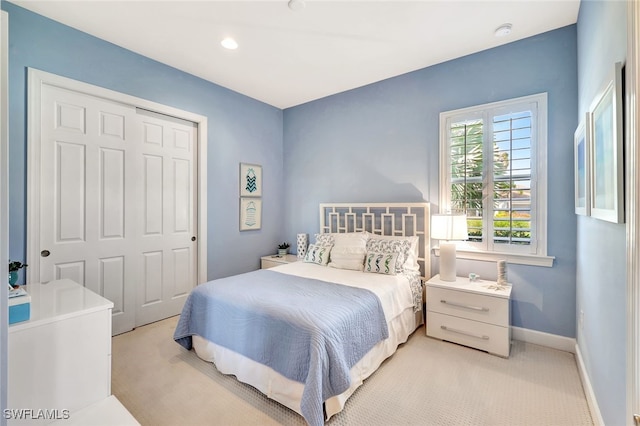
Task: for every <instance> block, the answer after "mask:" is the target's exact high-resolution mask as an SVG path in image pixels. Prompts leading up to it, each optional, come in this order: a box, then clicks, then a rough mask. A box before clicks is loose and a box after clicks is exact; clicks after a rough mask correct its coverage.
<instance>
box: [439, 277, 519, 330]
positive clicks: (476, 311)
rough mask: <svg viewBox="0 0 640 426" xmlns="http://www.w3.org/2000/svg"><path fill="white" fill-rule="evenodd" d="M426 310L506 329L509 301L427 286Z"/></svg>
mask: <svg viewBox="0 0 640 426" xmlns="http://www.w3.org/2000/svg"><path fill="white" fill-rule="evenodd" d="M427 310H428V311H429V312H438V313H441V314H447V315H454V316H456V317H460V318H467V319H470V320H474V321H482V322H484V323H488V324H495V325H499V326H503V327H506V326H508V325H509V299H505V298H501V297H491V296H487V295H483V294H477V293H469V292H464V291H458V290H448V289H444V288H438V287H432V286H427Z"/></svg>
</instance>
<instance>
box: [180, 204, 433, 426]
mask: <svg viewBox="0 0 640 426" xmlns="http://www.w3.org/2000/svg"><path fill="white" fill-rule="evenodd" d="M429 245H430V237H429V204H428V203H403V204H399V203H387V204H379V203H378V204H344V203H339V204H321V205H320V232H319V233H318V234H316V235H315V238H312V244H310V245H309V247H308V250H307V253H306V256H305V258H304V259H302V260H300V261H298V262H294V263H290V264H284V265H281V266H277V267H275V268H271V269H268V270H258V271H253V272H249V273H245V274H240V275H237V276H234V277H227V278H223V279H218V280H214V281H210V282H208V283H205V284H202V285H200V286H198V287H197V288H196V289H194V290H193V291H192V293H191V294H190V296H189V298H188V299H187V301H186V303H185V307H184V309H183V311H182V314H181V317H180V320H179V322H178V325H177V327H176V331H175V333H174V339H175V340H176V342H178V343H179V344H181V345H182V346H183V347H185V348H186V349H194V350H195V352H196V354H197V355H198V356H199V357H200V358H202V359H203V360H205V361H208V362H212V363H214V364H215V366H216V368H217V369H218V370H219V371H220V372H222V373H223V374H232V375H235V376H236V377H237V379H238V380H239V381H241V382H244V383H247V384H250V385H252V386H253V387H255V388H256V389H258V390H259V391H261V392H262V393H264V394H265V395H266V396H267V397H269V398H271V399H273V400H275V401H278V402H279V403H281V404H283V405H285V406H287V407H289V408H290V409H292V410H294V411H296V412H297V413H299V414H301V415H302V416H303V417H304V418H305V420H306V421H307V423H309V424H310V425H313V426H315V425H321V424H323V423H324V421H326V420H327V419H329V418H330V417H331V416H332V415H334V414H336V413H338V412H340V411H341V410H342V409H343V408H344V405H345V403H346V401H347V399H348V398H349V396H351V394H353V392H354V391H355V390H356V389H357V388H358V387H359V386H360V385H362V383H363V381H364V380H365V379H366V378H367V377H369V376H370V375H371V374H372V373H373V372H374V371H376V369H377V368H378V367H379V366H380V365H381V364H382V362H383V361H384V360H385V359H386V358H388V357H389V356H391V355H392V354H393V353H394V352H395V351H396V349H397V347H398V346H399V345H400V344H401V343H403V342H406V341H407V339H408V338H409V336H410V335H411V333H413V332H414V331H415V329H416V328H417V327H418V326H420V325H421V324H422V323H423V313H422V294H423V293H422V286H421V281H420V277H424V276H430V256H429V248H430V247H429Z"/></svg>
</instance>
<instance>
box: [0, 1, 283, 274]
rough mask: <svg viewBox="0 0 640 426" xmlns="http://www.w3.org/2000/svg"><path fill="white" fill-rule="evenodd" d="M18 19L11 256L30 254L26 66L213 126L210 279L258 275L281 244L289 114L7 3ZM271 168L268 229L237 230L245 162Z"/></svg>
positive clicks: (13, 24) (14, 30)
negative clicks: (249, 272) (191, 115)
mask: <svg viewBox="0 0 640 426" xmlns="http://www.w3.org/2000/svg"><path fill="white" fill-rule="evenodd" d="M2 9H4V10H6V11H7V12H8V13H9V42H10V51H9V82H10V88H9V121H10V135H9V140H10V143H9V150H10V156H11V159H12V162H11V166H10V170H9V172H10V175H11V176H10V180H9V184H10V191H9V192H10V194H9V201H10V207H9V220H10V235H9V255H10V258H11V259H15V260H18V259H19V260H24V259H25V250H26V223H25V218H26V195H27V194H26V152H27V142H26V141H27V133H26V110H27V109H26V93H27V89H26V88H27V85H26V84H27V80H26V78H27V67H33V68H37V69H40V70H43V71H47V72H51V73H54V74H58V75H61V76H65V77H69V78H72V79H75V80H79V81H83V82H87V83H90V84H94V85H97V86H101V87H105V88H108V89H112V90H116V91H118V92H122V93H126V94H129V95H133V96H137V97H139V98H143V99H148V100H151V101H155V102H159V103H162V104H165V105H169V106H172V107H175V108H180V109H183V110H187V111H190V112H193V113H197V114H200V115H204V116H206V117H207V118H208V126H209V127H208V129H209V132H208V159H207V161H208V214H209V217H208V250H209V252H208V255H209V262H208V277H209V279H213V278H218V277H222V276H228V275H233V274H236V273H239V272H246V271H247V270H252V269H256V268H258V266H259V258H260V256H263V255H265V254H268V253H273V252H275V251H276V248H277V242H278V241H280V240H282V234H283V225H282V220H281V218H282V212H283V209H282V203H283V188H282V184H281V182H282V179H283V177H282V170H283V167H282V162H283V153H282V111H281V110H280V109H277V108H274V107H272V106H269V105H266V104H264V103H261V102H258V101H256V100H254V99H251V98H248V97H246V96H243V95H240V94H238V93H235V92H233V91H230V90H228V89H225V88H223V87H220V86H217V85H215V84H212V83H209V82H206V81H204V80H202V79H199V78H197V77H194V76H192V75H190V74H186V73H184V72H181V71H178V70H176V69H174V68H171V67H168V66H166V65H163V64H160V63H158V62H155V61H153V60H151V59H148V58H145V57H143V56H140V55H137V54H135V53H133V52H131V51H128V50H125V49H122V48H120V47H117V46H115V45H113V44H110V43H108V42H105V41H103V40H100V39H97V38H95V37H92V36H89V35H87V34H85V33H82V32H79V31H77V30H74V29H72V28H69V27H67V26H64V25H61V24H59V23H57V22H54V21H52V20H49V19H46V18H44V17H42V16H40V15H37V14H34V13H31V12H29V11H27V10H25V9H23V8H20V7H18V6H15V5H13V4H11V3H8V2H6V1H3V2H2ZM240 162H248V163H256V164H261V165H262V166H263V184H264V185H263V188H264V191H263V218H262V230H259V231H248V232H240V231H239V230H238V223H239V219H238V209H239V200H238V182H239V178H238V172H239V163H240Z"/></svg>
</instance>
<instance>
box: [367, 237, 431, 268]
mask: <svg viewBox="0 0 640 426" xmlns="http://www.w3.org/2000/svg"><path fill="white" fill-rule="evenodd" d="M369 239H370V240H373V239H378V240H407V241H409V243H410V244H411V246H410V249H409V253H408V256H407V258H406V260H405V262H404V264H403V265H401V266H402V269H404V270H405V271H416V272H419V271H420V264H418V257H419V253H420V251H419V250H420V248H419V246H418V243H419V241H420V238H419V237H418V236H412V237H401V236H395V235H377V234H369Z"/></svg>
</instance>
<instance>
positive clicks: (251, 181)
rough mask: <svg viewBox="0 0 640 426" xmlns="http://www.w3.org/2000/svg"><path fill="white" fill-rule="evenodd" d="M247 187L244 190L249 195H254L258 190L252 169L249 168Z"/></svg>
mask: <svg viewBox="0 0 640 426" xmlns="http://www.w3.org/2000/svg"><path fill="white" fill-rule="evenodd" d="M246 179H247V186H246V187H245V189H246V190H247V192H249V193H254V192H256V191H257V190H258V184H257V181H256V172H254V171H253V169H252V168H249V169H248V170H247V176H246Z"/></svg>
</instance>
